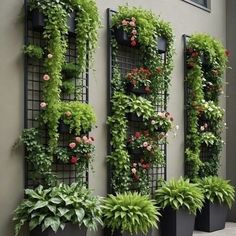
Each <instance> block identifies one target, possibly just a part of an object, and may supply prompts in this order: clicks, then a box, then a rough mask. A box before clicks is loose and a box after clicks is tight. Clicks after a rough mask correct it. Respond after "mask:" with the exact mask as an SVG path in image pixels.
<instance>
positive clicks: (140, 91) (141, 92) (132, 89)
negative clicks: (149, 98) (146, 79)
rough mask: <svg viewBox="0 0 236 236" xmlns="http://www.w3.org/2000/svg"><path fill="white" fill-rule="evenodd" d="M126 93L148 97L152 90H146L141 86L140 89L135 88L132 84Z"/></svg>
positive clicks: (128, 85) (128, 86) (127, 87)
mask: <svg viewBox="0 0 236 236" xmlns="http://www.w3.org/2000/svg"><path fill="white" fill-rule="evenodd" d="M126 91H127V92H128V93H134V94H136V95H146V94H150V92H151V91H150V90H147V89H145V86H141V87H139V88H135V87H134V86H133V85H132V84H127V86H126Z"/></svg>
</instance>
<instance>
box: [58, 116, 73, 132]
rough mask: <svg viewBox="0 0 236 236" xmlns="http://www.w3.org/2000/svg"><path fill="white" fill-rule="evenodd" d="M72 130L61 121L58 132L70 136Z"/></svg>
mask: <svg viewBox="0 0 236 236" xmlns="http://www.w3.org/2000/svg"><path fill="white" fill-rule="evenodd" d="M69 130H70V127H69V125H67V124H65V123H64V121H63V120H61V119H60V120H59V125H58V131H59V132H60V133H64V134H68V133H69Z"/></svg>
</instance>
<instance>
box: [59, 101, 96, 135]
mask: <svg viewBox="0 0 236 236" xmlns="http://www.w3.org/2000/svg"><path fill="white" fill-rule="evenodd" d="M60 105H61V106H60V107H61V108H60V109H61V119H62V120H63V122H64V123H65V124H66V125H68V126H69V129H70V132H71V133H72V132H73V133H74V134H75V135H80V134H85V133H87V132H89V131H90V130H91V129H92V127H93V126H94V125H95V123H96V117H95V113H94V111H93V108H92V106H90V105H89V104H86V103H81V102H79V101H70V102H61V104H60Z"/></svg>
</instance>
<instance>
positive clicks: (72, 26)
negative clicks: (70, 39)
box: [67, 11, 75, 34]
mask: <svg viewBox="0 0 236 236" xmlns="http://www.w3.org/2000/svg"><path fill="white" fill-rule="evenodd" d="M67 25H68V27H69V29H68V32H69V33H71V34H73V33H75V12H74V11H73V12H71V13H70V15H69V16H68V19H67Z"/></svg>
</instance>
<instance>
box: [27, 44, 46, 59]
mask: <svg viewBox="0 0 236 236" xmlns="http://www.w3.org/2000/svg"><path fill="white" fill-rule="evenodd" d="M24 53H25V54H27V55H28V56H29V57H31V58H36V59H38V60H40V59H42V58H43V55H44V51H43V49H42V48H41V47H40V46H38V45H35V44H28V45H26V46H24Z"/></svg>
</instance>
